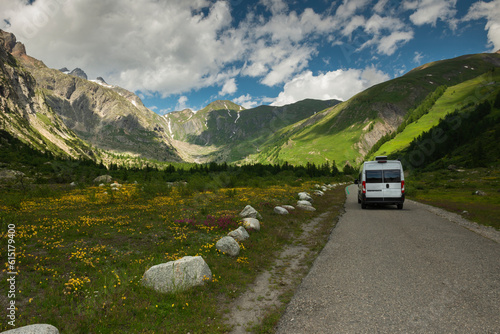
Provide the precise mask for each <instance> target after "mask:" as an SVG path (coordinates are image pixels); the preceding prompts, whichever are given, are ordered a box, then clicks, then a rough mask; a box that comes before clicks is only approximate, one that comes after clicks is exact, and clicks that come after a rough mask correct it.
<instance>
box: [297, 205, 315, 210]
mask: <svg viewBox="0 0 500 334" xmlns="http://www.w3.org/2000/svg"><path fill="white" fill-rule="evenodd" d="M297 208H299V209H302V210H305V211H316V209H315V208H313V207H312V206H311V205H300V204H299V205H297Z"/></svg>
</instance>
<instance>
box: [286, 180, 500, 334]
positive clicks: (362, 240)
mask: <svg viewBox="0 0 500 334" xmlns="http://www.w3.org/2000/svg"><path fill="white" fill-rule="evenodd" d="M348 189H349V192H350V194H349V195H348V198H347V201H346V213H345V214H344V215H343V216H342V218H341V219H340V221H339V223H338V224H337V227H336V228H335V229H334V231H333V232H332V234H331V236H330V240H329V242H328V243H327V245H326V246H325V248H324V249H323V251H322V252H321V254H320V255H319V257H318V258H317V259H316V261H315V262H314V265H313V267H312V268H311V271H310V272H309V274H308V275H307V276H306V277H305V278H304V280H303V282H302V283H301V285H300V287H299V288H298V290H297V292H296V294H295V295H294V297H293V299H292V301H291V302H290V304H289V306H288V307H287V309H286V312H285V314H284V316H283V317H282V318H281V320H280V322H279V324H278V328H277V333H286V334H292V333H500V244H499V243H497V242H495V241H493V240H491V239H488V238H485V237H483V236H481V235H479V234H477V233H474V232H472V231H470V230H468V229H466V228H464V227H462V226H460V225H458V224H456V223H453V222H451V221H450V220H448V219H446V218H444V217H441V216H438V215H436V214H435V213H433V212H431V211H430V210H428V209H427V206H425V205H421V204H417V203H414V202H411V201H407V202H406V203H405V207H404V209H403V210H397V209H396V208H395V206H388V207H385V208H369V209H368V210H361V207H360V205H359V204H357V200H356V188H355V186H350V187H349V188H348Z"/></svg>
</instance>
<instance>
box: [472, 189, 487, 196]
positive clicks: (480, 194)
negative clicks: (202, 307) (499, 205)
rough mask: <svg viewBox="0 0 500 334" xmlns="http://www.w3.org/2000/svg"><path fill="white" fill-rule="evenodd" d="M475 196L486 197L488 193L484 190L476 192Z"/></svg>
mask: <svg viewBox="0 0 500 334" xmlns="http://www.w3.org/2000/svg"><path fill="white" fill-rule="evenodd" d="M474 195H477V196H486V193H485V192H484V191H482V190H476V191H475V192H474Z"/></svg>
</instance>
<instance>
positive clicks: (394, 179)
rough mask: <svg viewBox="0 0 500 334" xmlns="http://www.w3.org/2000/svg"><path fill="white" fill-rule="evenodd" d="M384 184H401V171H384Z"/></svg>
mask: <svg viewBox="0 0 500 334" xmlns="http://www.w3.org/2000/svg"><path fill="white" fill-rule="evenodd" d="M384 182H387V183H398V182H401V171H400V170H398V169H390V170H384Z"/></svg>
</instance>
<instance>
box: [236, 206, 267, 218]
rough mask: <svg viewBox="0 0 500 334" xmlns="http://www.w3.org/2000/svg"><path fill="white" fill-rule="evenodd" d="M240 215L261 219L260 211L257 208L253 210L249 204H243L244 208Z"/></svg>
mask: <svg viewBox="0 0 500 334" xmlns="http://www.w3.org/2000/svg"><path fill="white" fill-rule="evenodd" d="M240 217H242V218H257V219H262V216H261V215H260V213H259V212H258V211H257V210H255V209H254V208H253V207H252V206H251V205H247V206H245V208H244V209H243V210H242V211H241V212H240Z"/></svg>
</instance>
